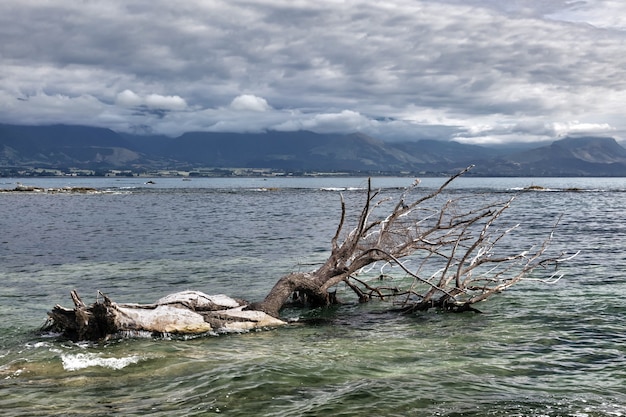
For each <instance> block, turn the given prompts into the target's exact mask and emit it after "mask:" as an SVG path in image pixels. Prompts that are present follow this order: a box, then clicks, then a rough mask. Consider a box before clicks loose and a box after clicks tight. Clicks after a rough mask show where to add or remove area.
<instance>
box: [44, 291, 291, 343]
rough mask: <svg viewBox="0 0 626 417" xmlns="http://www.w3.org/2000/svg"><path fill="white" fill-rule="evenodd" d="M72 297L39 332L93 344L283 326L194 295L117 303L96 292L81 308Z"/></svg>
mask: <svg viewBox="0 0 626 417" xmlns="http://www.w3.org/2000/svg"><path fill="white" fill-rule="evenodd" d="M71 296H72V300H73V301H74V308H73V309H70V308H65V307H62V306H60V305H56V306H55V307H54V308H53V309H52V311H50V312H49V313H48V321H47V322H46V324H45V325H44V326H43V328H42V331H45V332H59V333H61V334H62V335H63V336H64V337H66V338H68V339H71V340H93V341H96V340H103V339H107V338H110V337H115V336H118V335H128V334H133V335H138V334H142V333H144V334H145V333H148V334H151V335H154V336H161V335H195V334H203V333H209V334H211V333H212V334H220V333H232V332H241V331H247V330H253V329H261V328H271V327H277V326H282V325H285V324H287V323H286V322H284V321H282V320H279V319H277V318H275V317H272V316H270V315H268V314H266V313H264V312H262V311H255V310H246V308H247V307H248V305H247V304H246V303H245V302H243V301H242V300H236V299H234V298H231V297H228V296H226V295H222V294H219V295H207V294H204V293H202V292H199V291H183V292H179V293H174V294H170V295H168V296H166V297H164V298H161V299H160V300H157V301H156V302H155V303H154V304H120V303H116V302H114V301H112V300H111V299H110V298H109V297H107V296H106V295H104V294H102V293H99V297H98V299H96V302H95V303H93V304H91V305H86V304H85V303H84V302H83V301H82V300H81V298H80V297H79V296H78V293H77V292H76V291H72V292H71Z"/></svg>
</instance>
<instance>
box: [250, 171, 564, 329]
mask: <svg viewBox="0 0 626 417" xmlns="http://www.w3.org/2000/svg"><path fill="white" fill-rule="evenodd" d="M469 169H471V167H468V168H466V169H465V170H463V171H461V172H459V173H458V174H457V175H454V176H453V177H451V178H450V179H448V180H447V181H446V182H445V183H444V184H443V185H441V187H439V188H438V189H436V190H435V191H433V192H432V193H430V194H427V195H423V196H417V197H414V198H412V197H411V194H412V193H413V192H415V190H416V188H418V185H419V181H418V180H416V181H415V182H414V184H413V185H412V186H410V187H408V188H407V189H405V190H404V193H402V195H401V196H400V198H399V199H398V200H397V201H396V202H395V204H394V205H393V206H392V209H391V212H390V213H389V214H386V215H384V210H383V215H381V210H380V209H381V208H384V206H385V205H386V204H387V205H388V204H389V203H391V202H392V201H391V198H384V197H382V198H381V197H380V196H379V195H380V191H377V190H373V189H372V187H371V181H368V190H367V198H366V201H365V204H364V206H363V208H362V210H361V212H360V215H359V216H358V219H357V221H356V226H355V227H354V228H353V229H352V230H351V231H350V232H348V233H347V234H345V236H343V239H342V240H341V242H340V238H341V237H342V232H343V228H344V225H345V222H346V207H345V203H344V200H343V197H342V199H341V219H340V222H339V226H338V228H337V231H336V233H335V235H334V237H333V239H332V241H331V244H332V251H331V254H330V256H329V257H328V260H327V261H326V262H325V263H324V264H323V265H322V266H321V267H320V268H319V269H317V270H315V271H312V272H305V273H292V274H289V275H287V276H285V277H283V278H281V279H280V280H279V281H278V282H277V283H276V284H275V286H274V288H272V290H271V291H270V292H269V294H268V295H267V297H266V298H265V300H263V301H262V302H261V303H258V304H255V305H254V308H255V309H258V310H262V311H265V312H267V313H268V314H270V315H272V316H275V317H278V315H279V312H280V310H281V308H282V307H283V306H284V305H285V303H287V302H288V301H289V298H290V297H291V296H292V294H297V297H298V299H299V300H301V301H303V302H306V303H309V304H310V305H312V306H324V305H328V304H332V303H333V302H334V297H333V295H334V293H331V292H329V290H330V289H331V288H333V287H335V286H337V285H338V284H340V283H345V284H346V285H347V286H348V287H349V288H350V289H351V290H353V291H354V292H355V293H356V294H357V296H358V298H359V301H360V302H366V301H368V300H370V299H372V298H376V299H391V300H392V301H395V302H396V303H399V306H398V308H397V309H398V310H400V311H405V312H411V311H418V310H427V309H429V308H433V307H434V308H442V309H446V310H452V311H466V310H474V308H473V307H472V305H473V304H475V303H478V302H480V301H483V300H485V299H487V298H488V297H490V296H491V295H493V294H496V293H499V292H502V291H504V290H505V289H507V288H508V287H510V286H511V285H513V284H515V283H517V282H519V281H520V280H522V279H523V278H524V277H526V276H527V275H528V274H529V273H530V272H531V271H532V270H534V269H535V268H537V267H547V266H548V265H549V264H557V263H559V262H563V261H565V260H567V259H569V258H571V257H572V256H566V255H565V254H561V255H559V256H557V257H553V258H546V257H544V256H543V255H544V253H545V251H546V249H547V248H548V244H549V243H550V241H551V239H552V231H551V232H550V233H549V236H548V237H547V238H546V239H545V240H544V241H543V242H542V243H541V244H540V245H539V246H536V247H533V248H528V249H525V250H521V251H519V252H515V253H511V254H507V255H497V254H496V253H495V252H494V250H495V249H496V245H497V244H498V243H499V242H501V241H502V240H503V239H504V238H505V237H506V236H507V235H509V234H510V233H511V232H512V231H513V230H514V229H515V228H517V227H518V226H519V225H515V226H512V227H509V228H507V229H505V230H497V229H496V230H494V228H495V226H494V224H495V223H496V221H497V220H498V219H499V218H500V217H501V216H502V214H503V213H504V212H505V211H506V210H507V209H508V208H509V207H510V205H511V203H512V202H513V200H514V198H515V197H512V198H509V199H507V200H506V201H499V202H498V201H496V202H491V203H485V204H483V205H481V206H479V207H469V208H468V207H464V206H463V202H464V201H463V199H458V200H446V201H443V202H442V203H441V205H437V204H434V205H433V203H436V200H437V199H438V198H440V197H442V193H443V191H444V189H445V188H446V187H447V186H448V185H449V184H450V183H451V182H452V181H454V180H455V179H456V178H458V177H459V176H461V175H463V174H464V173H465V172H467V171H468V170H469ZM381 263H382V266H381V273H380V274H379V275H378V279H379V280H378V281H380V279H383V280H384V278H385V277H386V275H385V273H384V271H385V268H388V267H390V266H396V267H398V269H400V270H401V271H402V273H403V274H404V275H405V278H407V277H408V278H409V279H408V280H407V279H404V280H402V282H400V283H399V285H394V286H384V285H381V283H380V282H376V281H372V280H371V279H370V280H364V279H360V278H359V277H360V276H362V275H364V273H365V272H367V269H369V270H371V269H372V267H373V266H374V265H376V264H381ZM559 277H560V276H557V275H554V274H552V275H551V276H550V277H548V279H547V280H552V281H554V280H555V279H558V278H559Z"/></svg>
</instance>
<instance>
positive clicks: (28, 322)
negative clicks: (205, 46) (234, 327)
mask: <svg viewBox="0 0 626 417" xmlns="http://www.w3.org/2000/svg"><path fill="white" fill-rule="evenodd" d="M367 181H368V179H367V178H356V177H331V176H328V177H306V178H287V177H273V178H192V179H191V180H185V181H183V180H182V179H181V178H153V179H151V181H148V179H147V178H137V177H135V178H76V177H63V178H0V188H4V189H13V188H15V187H16V186H17V184H18V183H21V184H23V185H31V186H36V187H42V188H53V189H54V188H63V187H92V188H95V189H96V192H90V193H67V192H43V191H39V192H36V191H34V192H2V193H0V414H1V415H2V416H6V417H9V416H10V417H15V416H168V417H170V416H210V415H216V414H222V415H227V416H575V417H586V416H624V415H626V356H625V355H626V302H625V299H626V247H625V243H626V179H624V178H471V177H462V178H459V179H457V180H456V181H454V182H453V183H452V184H451V185H450V187H449V188H448V189H447V191H445V192H444V194H443V196H444V197H445V198H448V199H457V198H459V197H470V198H469V199H468V200H467V201H468V202H469V203H468V204H471V202H472V201H474V202H477V201H488V200H490V199H501V200H507V199H508V198H510V197H515V199H514V200H513V202H512V205H511V207H510V208H509V209H508V210H507V216H508V217H507V219H509V221H514V222H517V223H519V227H517V229H515V230H514V231H513V233H512V234H511V240H510V243H509V245H510V244H513V245H515V246H518V247H519V250H520V251H521V250H525V249H527V247H528V246H530V245H533V244H541V242H542V241H543V239H544V238H545V237H546V236H548V235H549V234H550V233H551V232H552V231H553V227H554V225H555V224H556V222H557V220H558V225H557V226H556V228H555V229H554V236H553V240H552V243H551V246H550V250H552V251H554V252H555V253H561V252H567V253H578V255H577V256H576V257H575V258H573V259H571V260H570V261H568V262H565V263H563V264H562V265H560V266H559V271H560V273H562V274H563V277H562V278H561V279H559V280H554V279H553V280H548V281H546V280H545V279H544V278H547V277H549V276H550V275H551V272H552V271H548V270H546V271H542V270H536V271H534V272H533V274H532V276H531V277H529V279H528V280H525V281H522V282H520V283H518V284H516V285H515V286H513V287H511V288H509V289H508V290H507V291H505V292H503V293H501V294H497V295H494V296H493V297H491V298H489V299H488V300H487V301H485V302H483V303H480V304H478V305H477V306H476V307H477V308H478V309H479V310H480V311H481V312H482V313H480V314H479V313H471V312H469V313H461V314H454V313H443V312H440V311H434V310H431V311H428V312H421V313H416V314H410V315H403V314H398V313H394V312H392V311H391V308H390V307H391V304H390V303H389V302H388V301H372V302H370V303H366V304H359V303H358V302H356V300H355V299H354V297H353V296H352V294H351V293H350V292H349V291H348V290H346V289H344V288H341V286H340V288H338V295H339V298H340V299H341V300H342V301H343V303H342V304H341V305H339V306H334V307H332V308H325V309H317V310H297V309H289V310H286V311H285V312H284V314H285V315H286V316H288V317H286V318H290V319H293V320H294V322H293V323H292V324H290V325H288V326H286V327H282V328H278V329H266V330H262V331H252V332H247V333H236V334H224V335H204V336H202V337H177V336H176V335H169V336H167V335H166V336H163V337H135V338H114V339H111V340H108V341H102V342H76V343H75V342H71V341H68V340H63V339H62V338H60V337H59V335H56V334H49V333H41V332H39V329H40V328H41V327H42V326H43V325H44V324H45V322H46V318H47V314H46V313H47V312H48V311H50V310H51V309H52V308H53V307H54V306H55V305H57V304H60V305H63V306H66V307H71V306H72V300H71V298H70V291H71V290H76V291H77V292H78V293H79V294H80V296H81V297H82V299H83V300H84V301H85V302H86V303H92V302H95V301H96V298H97V296H98V291H101V292H103V293H104V294H106V295H108V296H109V297H110V298H111V299H113V300H114V301H117V302H129V303H133V302H137V303H152V302H153V301H155V300H157V299H159V298H161V297H163V296H165V295H167V294H170V293H173V292H177V291H184V290H198V291H202V292H204V293H207V294H227V295H230V296H233V297H239V298H243V299H246V300H250V301H260V300H262V299H263V297H264V296H265V294H266V293H267V292H268V291H269V290H270V288H271V287H272V285H273V284H274V283H275V282H276V280H277V279H278V278H280V277H281V276H283V275H285V274H287V273H290V272H293V271H308V270H312V269H314V268H315V267H316V266H317V265H319V264H321V263H322V262H323V261H324V260H325V259H326V257H327V256H328V255H329V252H330V247H331V239H332V237H333V235H334V232H335V230H336V227H337V224H338V222H339V218H340V215H341V196H342V195H343V198H344V199H345V202H346V207H347V210H348V212H349V213H355V212H358V210H360V208H361V207H362V205H363V203H364V202H365V199H366V188H367ZM371 181H372V186H373V187H374V188H376V189H380V190H381V195H383V194H389V195H392V196H393V195H395V196H397V195H398V194H399V193H400V192H401V190H402V188H403V187H405V186H409V185H411V184H412V183H413V181H414V178H391V177H381V178H378V177H374V178H372V179H371ZM444 181H445V179H444V178H422V182H421V184H420V186H419V187H418V188H417V189H416V190H415V191H414V192H415V193H418V194H419V193H424V194H426V193H428V192H432V191H433V190H434V189H436V188H437V187H439V186H440V185H441V184H442V183H443V182H444ZM559 219H560V220H559ZM305 319H308V320H305Z"/></svg>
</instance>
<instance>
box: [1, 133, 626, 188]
mask: <svg viewBox="0 0 626 417" xmlns="http://www.w3.org/2000/svg"><path fill="white" fill-rule="evenodd" d="M470 164H474V165H475V166H476V167H475V168H474V169H473V170H472V171H471V175H481V176H626V149H624V148H623V147H622V146H620V145H619V144H618V143H617V142H616V141H615V140H614V139H612V138H603V137H584V138H564V139H560V140H556V141H554V142H552V143H551V144H549V145H541V146H537V147H535V148H527V149H522V150H520V148H518V149H514V148H501V147H500V148H499V147H485V146H476V145H466V144H461V143H458V142H449V141H435V140H417V141H411V142H402V143H396V142H385V141H382V140H379V139H376V138H372V137H370V136H367V135H364V134H360V133H353V134H318V133H313V132H307V131H298V132H266V133H213V132H189V133H185V134H183V135H181V136H179V137H176V138H170V137H166V136H158V135H155V136H142V135H132V134H120V133H116V132H114V131H112V130H110V129H103V128H95V127H88V126H67V125H51V126H17V125H6V124H5V125H2V124H0V172H5V173H6V172H13V171H11V169H17V168H29V167H30V168H51V169H52V168H54V169H64V168H69V167H74V168H82V169H95V170H106V169H128V170H133V171H135V172H141V171H142V170H160V169H181V170H193V169H197V168H269V169H274V170H284V171H287V172H295V173H299V172H305V171H317V172H352V173H363V174H377V173H378V174H380V173H384V174H394V173H396V174H399V173H406V174H409V173H410V174H421V175H424V174H426V175H428V174H450V173H453V172H456V171H458V170H460V169H462V168H464V167H466V166H468V165H470ZM9 168H10V169H9Z"/></svg>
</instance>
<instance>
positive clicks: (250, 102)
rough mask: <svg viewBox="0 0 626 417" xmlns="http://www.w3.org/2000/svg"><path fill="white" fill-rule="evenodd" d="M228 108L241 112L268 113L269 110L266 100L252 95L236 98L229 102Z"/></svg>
mask: <svg viewBox="0 0 626 417" xmlns="http://www.w3.org/2000/svg"><path fill="white" fill-rule="evenodd" d="M230 107H231V108H232V109H234V110H242V111H259V112H263V111H268V110H270V108H271V107H270V106H269V104H267V100H265V99H264V98H262V97H257V96H255V95H252V94H242V95H240V96H237V97H235V98H234V99H233V101H231V103H230Z"/></svg>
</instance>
